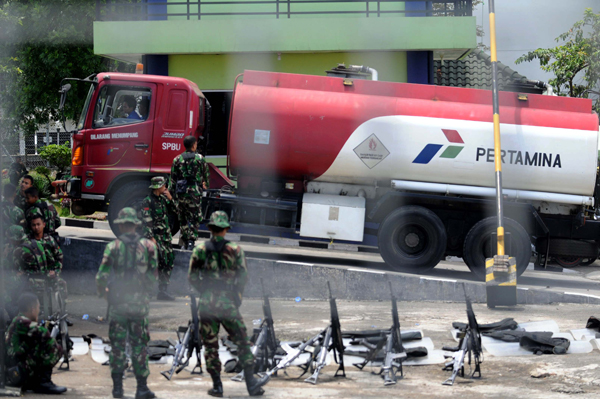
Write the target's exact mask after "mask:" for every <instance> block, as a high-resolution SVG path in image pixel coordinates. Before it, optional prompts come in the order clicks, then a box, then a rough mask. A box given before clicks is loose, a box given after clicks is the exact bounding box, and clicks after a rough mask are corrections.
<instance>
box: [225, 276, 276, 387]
mask: <svg viewBox="0 0 600 399" xmlns="http://www.w3.org/2000/svg"><path fill="white" fill-rule="evenodd" d="M260 285H261V287H262V292H263V305H262V308H263V317H264V319H263V321H262V323H261V324H260V327H259V328H258V336H256V340H255V341H254V345H253V346H252V349H251V351H252V355H253V356H254V358H255V359H256V361H255V363H254V364H255V366H254V367H255V371H256V372H265V371H267V370H268V369H269V368H270V367H273V366H274V365H275V352H276V351H277V347H278V346H279V343H278V341H277V338H276V337H275V327H274V325H273V314H272V313H271V303H270V301H269V296H268V295H267V294H266V292H265V285H264V283H263V279H262V278H261V279H260ZM255 334H256V331H255ZM231 379H232V380H233V381H237V382H241V381H244V372H243V371H242V372H240V373H239V374H237V375H236V376H234V377H232V378H231Z"/></svg>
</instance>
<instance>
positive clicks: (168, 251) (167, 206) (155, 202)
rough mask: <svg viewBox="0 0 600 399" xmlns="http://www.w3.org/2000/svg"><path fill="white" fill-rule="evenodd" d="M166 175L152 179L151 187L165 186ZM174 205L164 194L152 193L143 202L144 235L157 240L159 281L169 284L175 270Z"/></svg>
mask: <svg viewBox="0 0 600 399" xmlns="http://www.w3.org/2000/svg"><path fill="white" fill-rule="evenodd" d="M165 183H166V180H165V178H164V177H155V178H153V179H152V185H151V186H150V188H151V189H159V188H161V187H162V186H164V185H165ZM174 208H175V207H174V205H173V203H172V202H171V201H169V200H168V199H167V197H165V196H164V195H159V196H156V195H154V193H150V195H148V196H147V197H146V198H144V201H143V202H142V222H143V229H142V230H143V235H144V237H145V238H148V239H152V238H154V239H155V240H156V247H157V249H158V281H159V283H160V284H164V285H167V284H169V280H170V279H171V272H172V271H173V262H174V261H175V255H174V254H173V244H172V242H171V241H172V240H173V236H172V235H171V227H170V226H169V211H172V212H175V209H174Z"/></svg>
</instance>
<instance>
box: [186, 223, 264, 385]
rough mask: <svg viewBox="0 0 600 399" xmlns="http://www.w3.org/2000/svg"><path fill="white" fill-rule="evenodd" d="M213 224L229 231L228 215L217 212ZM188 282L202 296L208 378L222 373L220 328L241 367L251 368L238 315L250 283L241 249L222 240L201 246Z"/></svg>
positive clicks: (201, 328) (247, 348)
mask: <svg viewBox="0 0 600 399" xmlns="http://www.w3.org/2000/svg"><path fill="white" fill-rule="evenodd" d="M211 224H212V225H215V226H218V227H223V226H224V227H229V223H228V221H227V215H226V214H225V213H224V212H222V211H217V212H214V213H213V215H212V216H211V219H210V222H209V223H208V225H211ZM209 243H210V244H209ZM207 245H208V246H209V247H210V246H214V249H215V250H214V251H207ZM219 249H221V250H220V251H219ZM188 278H189V281H190V284H191V285H192V286H193V287H194V288H195V289H196V290H198V292H199V301H198V311H199V313H200V320H201V324H200V331H201V333H202V340H203V341H204V345H205V348H206V352H205V354H204V356H205V358H206V369H207V370H208V372H209V374H210V375H211V376H212V377H214V376H218V375H219V374H220V372H221V362H220V360H219V354H218V350H219V345H218V341H217V335H218V333H219V326H220V325H221V324H222V325H223V327H224V328H225V330H226V331H227V333H228V334H229V336H230V337H231V339H232V341H233V342H234V343H235V344H236V345H237V346H238V357H239V360H240V363H241V364H242V365H243V366H245V367H246V366H252V365H253V362H254V357H253V356H252V353H251V352H250V343H249V341H248V337H247V335H246V326H245V325H244V321H243V319H242V316H241V314H240V311H239V306H240V305H241V302H242V299H241V298H242V293H243V291H244V286H245V285H246V282H247V280H248V274H247V269H246V258H245V257H244V251H243V250H242V248H241V247H239V246H238V245H237V244H235V243H232V242H228V241H226V240H225V239H224V238H222V237H213V238H212V239H211V240H210V241H208V242H204V243H201V244H200V245H198V246H197V247H196V248H194V251H193V252H192V257H191V259H190V268H189V276H188Z"/></svg>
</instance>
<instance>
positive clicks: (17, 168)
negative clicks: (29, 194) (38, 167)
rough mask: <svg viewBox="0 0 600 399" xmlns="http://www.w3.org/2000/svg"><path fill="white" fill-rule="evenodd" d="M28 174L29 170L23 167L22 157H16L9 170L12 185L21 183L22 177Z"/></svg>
mask: <svg viewBox="0 0 600 399" xmlns="http://www.w3.org/2000/svg"><path fill="white" fill-rule="evenodd" d="M26 174H27V168H26V167H25V165H23V162H22V161H21V157H15V161H14V162H13V163H12V164H11V165H10V168H9V169H8V176H9V178H10V183H11V184H13V185H14V184H17V183H19V180H20V179H21V177H23V176H25V175H26Z"/></svg>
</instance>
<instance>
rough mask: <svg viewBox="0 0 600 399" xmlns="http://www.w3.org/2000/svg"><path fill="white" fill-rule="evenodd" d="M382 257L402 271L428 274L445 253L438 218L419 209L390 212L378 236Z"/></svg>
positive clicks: (440, 224) (418, 207) (423, 209)
mask: <svg viewBox="0 0 600 399" xmlns="http://www.w3.org/2000/svg"><path fill="white" fill-rule="evenodd" d="M377 237H378V240H379V251H380V253H381V257H382V258H383V260H384V261H385V263H387V264H388V265H389V266H390V267H392V268H393V269H395V270H397V271H401V272H428V271H430V270H431V269H433V268H434V267H435V266H436V265H437V264H438V263H439V262H440V259H441V258H442V256H443V255H444V252H445V251H446V242H447V236H446V229H445V227H444V223H442V221H441V220H440V218H439V217H438V216H437V215H436V214H435V213H433V212H432V211H430V210H429V209H427V208H423V207H421V206H403V207H401V208H398V209H396V210H394V211H393V212H391V213H390V214H389V215H387V216H386V218H385V219H384V220H383V222H382V223H381V225H380V226H379V232H378V234H377Z"/></svg>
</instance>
